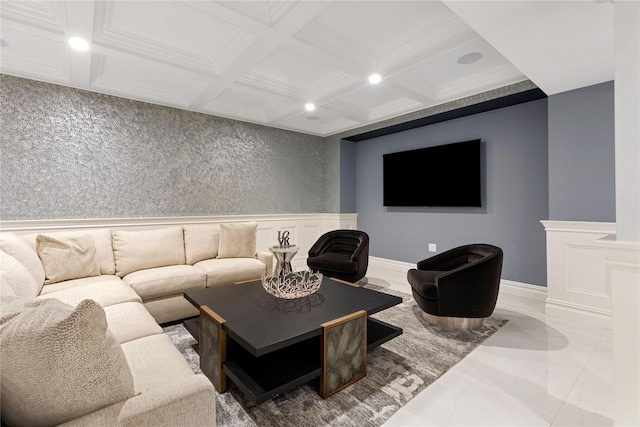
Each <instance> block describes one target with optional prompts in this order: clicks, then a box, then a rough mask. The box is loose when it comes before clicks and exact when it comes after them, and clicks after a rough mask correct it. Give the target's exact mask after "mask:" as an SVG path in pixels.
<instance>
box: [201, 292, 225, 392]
mask: <svg viewBox="0 0 640 427" xmlns="http://www.w3.org/2000/svg"><path fill="white" fill-rule="evenodd" d="M224 322H225V320H224V319H223V318H222V317H220V316H219V315H218V314H217V313H216V312H215V311H213V310H211V309H210V308H209V307H207V306H206V305H203V306H201V307H200V339H199V340H198V344H199V346H200V370H201V371H202V372H203V373H204V374H205V375H206V376H207V377H208V378H209V380H210V381H211V383H212V384H213V386H214V387H215V388H216V390H218V392H220V393H224V392H225V391H227V376H226V374H225V373H224V371H223V370H222V364H223V363H224V362H225V361H226V360H227V333H226V332H225V331H224V330H223V329H222V325H224Z"/></svg>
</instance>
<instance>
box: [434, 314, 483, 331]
mask: <svg viewBox="0 0 640 427" xmlns="http://www.w3.org/2000/svg"><path fill="white" fill-rule="evenodd" d="M422 318H423V319H424V320H425V321H426V322H427V323H428V324H430V325H432V326H438V327H440V328H442V329H447V330H450V331H473V330H475V329H480V328H482V326H483V325H484V319H486V317H448V316H435V315H433V314H429V313H425V312H424V311H423V312H422Z"/></svg>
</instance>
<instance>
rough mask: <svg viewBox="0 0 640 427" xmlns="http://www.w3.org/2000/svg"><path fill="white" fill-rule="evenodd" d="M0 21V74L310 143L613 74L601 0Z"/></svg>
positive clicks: (70, 4)
mask: <svg viewBox="0 0 640 427" xmlns="http://www.w3.org/2000/svg"><path fill="white" fill-rule="evenodd" d="M0 14H1V26H2V27H1V36H0V37H1V38H2V40H3V43H2V47H1V50H0V53H1V56H0V71H1V72H2V73H4V74H10V75H15V76H20V77H25V78H30V79H35V80H41V81H46V82H51V83H56V84H61V85H65V86H72V87H77V88H81V89H85V90H90V91H94V92H101V93H106V94H111V95H116V96H121V97H125V98H130V99H136V100H141V101H146V102H150V103H154V104H161V105H168V106H173V107H177V108H182V109H187V110H192V111H198V112H202V113H206V114H213V115H216V116H222V117H229V118H233V119H238V120H244V121H248V122H254V123H260V124H264V125H267V126H273V127H278V128H284V129H290V130H294V131H299V132H304V133H309V134H314V135H321V136H327V135H331V134H335V133H338V132H342V131H345V130H349V129H354V128H357V127H360V126H364V125H367V124H370V123H374V122H378V121H381V120H385V119H389V118H392V117H396V116H399V115H402V114H407V113H410V112H413V111H417V110H421V109H424V108H428V107H431V106H434V105H438V104H442V103H445V102H448V101H452V100H455V99H459V98H462V97H466V96H470V95H474V94H477V93H481V92H484V91H487V90H490V89H495V88H498V87H502V86H506V85H509V84H513V83H517V82H520V81H523V80H527V79H529V80H531V81H532V82H533V83H534V84H536V85H537V86H538V87H540V88H541V89H542V90H543V91H545V93H547V94H548V95H550V94H553V93H558V92H562V91H565V90H570V89H574V88H576V87H582V86H587V85H590V84H595V83H600V82H603V81H607V80H612V79H613V3H612V2H608V1H605V0H595V1H594V0H589V1H567V2H565V1H554V2H548V1H496V2H489V1H469V2H467V1H444V2H441V1H435V0H432V1H428V0H422V1H415V0H414V1H407V2H404V1H347V0H338V1H237V0H236V1H169V0H166V1H8V0H2V1H1V2H0ZM73 36H80V37H83V38H85V39H86V40H87V41H88V42H89V44H90V46H91V48H90V50H89V51H87V52H76V51H73V50H71V49H70V48H69V45H68V39H69V38H70V37H73ZM471 52H480V53H482V54H483V58H482V59H481V60H480V61H478V62H476V63H473V64H468V65H461V64H459V63H458V62H457V59H458V58H459V57H460V56H462V55H464V54H467V53H471ZM375 71H378V72H379V73H380V74H382V76H383V81H382V82H381V83H380V84H379V85H376V86H372V85H370V84H369V83H368V81H367V77H368V75H369V74H371V73H372V72H375ZM307 102H313V103H315V104H316V105H317V109H316V110H315V111H313V112H307V111H305V110H304V105H305V103H307Z"/></svg>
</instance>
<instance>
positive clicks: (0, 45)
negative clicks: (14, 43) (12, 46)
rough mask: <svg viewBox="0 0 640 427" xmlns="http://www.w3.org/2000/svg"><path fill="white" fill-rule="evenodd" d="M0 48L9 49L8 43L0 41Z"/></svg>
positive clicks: (3, 40)
mask: <svg viewBox="0 0 640 427" xmlns="http://www.w3.org/2000/svg"><path fill="white" fill-rule="evenodd" d="M0 47H9V42H8V41H6V40H5V39H0Z"/></svg>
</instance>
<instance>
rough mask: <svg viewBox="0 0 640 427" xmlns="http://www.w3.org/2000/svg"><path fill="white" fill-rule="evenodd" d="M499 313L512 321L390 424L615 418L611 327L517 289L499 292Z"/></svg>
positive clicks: (609, 421)
mask: <svg viewBox="0 0 640 427" xmlns="http://www.w3.org/2000/svg"><path fill="white" fill-rule="evenodd" d="M394 288H396V287H395V286H394ZM398 290H400V289H398ZM404 292H407V290H404ZM494 314H495V315H497V316H500V317H503V318H507V319H509V322H508V323H507V324H506V325H505V326H504V327H503V328H502V329H500V330H499V331H498V332H497V333H496V334H494V335H493V336H491V337H490V338H488V339H487V340H486V341H485V342H484V343H483V344H482V345H481V346H480V347H478V348H477V349H476V350H474V351H473V352H472V353H471V354H469V355H468V356H467V357H466V358H464V359H463V360H462V361H461V362H460V363H458V364H457V365H456V366H455V367H453V368H452V369H451V370H449V371H448V372H447V373H445V374H444V375H443V376H442V377H440V378H439V379H438V380H437V381H436V382H435V383H433V384H432V385H430V386H429V387H427V389H425V390H424V391H422V392H421V393H420V394H419V395H418V396H416V397H415V398H414V399H413V400H411V401H410V402H409V403H407V404H406V405H405V406H404V407H403V408H401V409H400V410H399V411H398V412H396V413H395V414H394V415H393V416H392V417H391V418H390V419H389V420H388V421H387V422H386V423H385V424H384V426H385V427H397V426H612V425H613V416H614V401H613V353H612V336H611V331H610V330H607V329H601V328H597V327H594V326H590V325H586V324H582V323H577V322H572V321H569V320H564V319H560V318H556V317H551V316H546V315H545V314H544V303H543V302H531V301H530V300H525V299H523V298H518V297H515V296H501V297H500V299H499V300H498V305H497V307H496V310H495V313H494Z"/></svg>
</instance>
